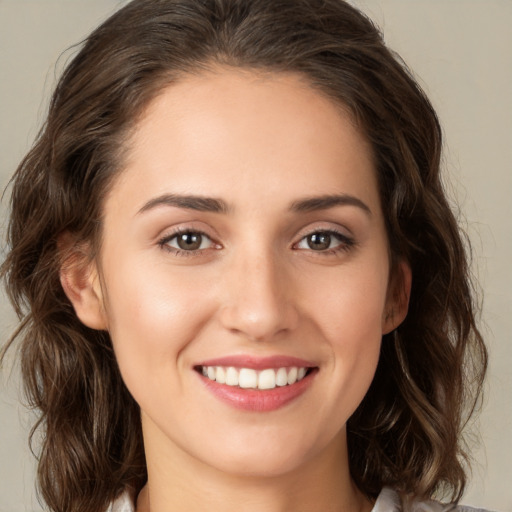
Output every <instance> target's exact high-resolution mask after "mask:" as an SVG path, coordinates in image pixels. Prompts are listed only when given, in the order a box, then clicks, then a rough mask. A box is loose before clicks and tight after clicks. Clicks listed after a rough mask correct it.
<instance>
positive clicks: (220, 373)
mask: <svg viewBox="0 0 512 512" xmlns="http://www.w3.org/2000/svg"><path fill="white" fill-rule="evenodd" d="M215 380H216V381H217V382H218V383H219V384H225V383H226V370H224V368H222V366H217V368H216V369H215Z"/></svg>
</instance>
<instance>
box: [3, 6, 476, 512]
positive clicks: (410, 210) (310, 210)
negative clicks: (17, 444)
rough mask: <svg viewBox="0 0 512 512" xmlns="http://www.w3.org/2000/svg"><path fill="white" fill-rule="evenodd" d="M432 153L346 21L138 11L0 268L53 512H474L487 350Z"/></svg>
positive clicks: (35, 185) (397, 82) (82, 93)
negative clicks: (468, 425) (468, 496)
mask: <svg viewBox="0 0 512 512" xmlns="http://www.w3.org/2000/svg"><path fill="white" fill-rule="evenodd" d="M440 151H441V131H440V128H439V124H438V121H437V118H436V115H435V113H434V111H433V109H432V107H431V105H430V103H429V102H428V100H427V99H426V97H425V96H424V94H423V93H422V91H421V90H420V88H419V87H418V85H417V84H416V83H415V82H414V80H413V79H412V78H411V77H410V75H409V74H408V72H407V70H406V69H405V68H404V67H403V65H401V64H400V63H399V62H398V61H397V60H396V59H395V58H394V57H393V55H392V54H391V53H390V51H389V50H388V49H387V48H386V47H385V46H384V44H383V42H382V39H381V36H380V34H379V32H378V31H377V29H376V28H375V27H374V26H373V25H372V24H371V22H370V21H369V20H368V19H366V18H365V17H364V16H362V15H361V14H360V13H359V12H358V11H356V10H355V9H354V8H352V7H351V6H349V5H348V4H346V3H344V2H342V1H340V0H329V1H320V0H307V1H306V0H304V1H302V0H301V1H297V0H283V1H273V2H268V0H267V1H263V0H255V1H243V2H240V1H234V0H209V1H204V2H197V0H195V1H193V0H181V1H178V0H174V1H171V0H160V1H159V0H136V1H134V2H132V3H130V4H128V5H127V6H126V7H125V8H123V9H121V10H120V11H118V12H117V13H116V14H114V16H112V17H111V18H110V19H109V20H107V21H106V22H105V23H104V24H103V25H102V26H101V27H100V28H98V29H97V30H96V31H95V32H94V33H93V34H92V35H91V36H90V37H89V38H88V40H87V41H86V43H85V45H84V47H83V48H82V50H81V52H80V53H79V54H78V55H77V57H76V58H75V59H74V60H73V62H72V63H71V64H70V65H69V67H68V68H67V70H66V71H65V73H64V75H63V77H62V79H61V81H60V83H59V85H58V86H57V89H56V91H55V93H54V97H53V100H52V103H51V106H50V112H49V115H48V119H47V123H46V125H45V127H44V129H43V131H42V132H41V134H40V137H39V138H38V140H37V142H36V144H35V146H34V148H33V149H32V150H31V152H30V153H29V154H28V155H27V157H26V158H25V159H24V161H23V162H22V163H21V165H20V167H19V169H18V171H17V174H16V176H15V178H14V184H13V191H12V214H11V222H10V226H9V244H10V247H11V251H10V253H9V254H8V257H7V259H6V262H5V263H4V265H3V267H2V269H3V275H4V276H5V279H6V284H7V289H8V292H9V294H10V296H11V299H12V301H13V303H14V305H15V307H16V309H17V312H18V314H19V315H20V318H22V324H21V327H20V329H19V331H18V333H17V337H19V338H20V343H21V361H22V368H23V373H24V378H25V383H26V386H27V391H28V393H29V396H30V398H31V400H32V401H33V403H34V405H36V406H37V407H38V408H39V410H40V411H41V416H40V420H39V424H38V426H39V427H40V428H41V429H42V432H43V433H44V434H43V444H42V449H41V459H40V462H39V484H40V488H41V491H42V496H43V498H44V499H45V501H46V502H47V504H48V506H49V507H50V509H51V510H55V511H64V510H66V511H67V510H74V511H75V510H76V511H82V510H83V511H85V510H87V511H91V510H94V511H103V510H105V509H106V508H107V507H108V506H109V505H110V507H111V509H112V510H117V509H121V508H123V507H128V509H131V508H133V507H135V509H136V510H137V511H147V510H151V512H159V511H165V510H176V509H185V510H190V511H193V510H204V509H205V508H206V507H207V508H208V509H209V510H217V509H222V510H230V508H233V509H234V508H235V507H236V509H237V510H238V509H240V508H241V509H242V510H248V511H249V510H265V511H282V510H291V509H294V510H333V511H335V510H365V511H369V510H372V508H373V510H375V511H380V510H390V511H391V510H414V509H415V507H424V508H425V507H427V509H428V507H430V509H432V510H438V509H439V510H441V509H442V508H441V507H442V506H441V505H439V504H435V503H433V502H432V503H431V502H428V503H427V502H426V501H425V500H428V499H429V498H431V497H432V496H433V495H434V494H435V493H436V492H438V493H439V492H441V491H445V492H446V497H448V498H449V499H451V500H453V501H455V502H456V501H457V500H458V499H459V498H460V496H461V494H462V491H463V488H464V484H465V480H466V476H465V471H464V460H465V457H466V454H465V453H464V452H463V450H462V447H461V429H462V426H463V425H464V423H465V421H466V419H467V417H468V415H469V414H470V413H471V412H472V409H473V408H474V405H475V403H476V402H477V399H478V389H479V385H480V384H481V382H482V379H483V375H484V370H485V363H486V352H485V347H484V345H483V341H482V339H481V336H480V334H479V332H478V329H477V327H476V324H475V312H474V306H473V303H472V299H471V285H470V282H469V278H468V268H467V260H466V256H465V251H464V244H463V241H462V239H461V234H460V232H459V229H458V227H457V224H456V221H455V219H454V217H453V214H452V212H451V211H450V208H449V206H448V203H447V200H446V198H445V195H444V191H443V189H442V186H441V182H440V177H439V161H440ZM470 384H471V385H470ZM448 508H450V507H448Z"/></svg>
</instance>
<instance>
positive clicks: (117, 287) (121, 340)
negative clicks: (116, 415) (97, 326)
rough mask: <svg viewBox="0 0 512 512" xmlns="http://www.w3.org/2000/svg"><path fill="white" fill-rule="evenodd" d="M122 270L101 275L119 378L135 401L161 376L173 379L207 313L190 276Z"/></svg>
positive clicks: (146, 268)
mask: <svg viewBox="0 0 512 512" xmlns="http://www.w3.org/2000/svg"><path fill="white" fill-rule="evenodd" d="M122 267H123V265H122V264H121V263H119V264H118V266H117V268H116V269H115V272H110V273H109V272H108V271H106V272H105V275H106V279H105V287H106V289H107V290H108V295H107V298H106V309H107V316H108V320H109V333H110V336H111V339H112V343H113V346H114V351H115V353H116V358H117V361H118V364H119V367H120V370H121V373H122V375H123V378H124V380H125V382H126V384H127V386H128V388H129V389H130V391H131V392H132V393H133V394H134V396H135V398H136V399H137V396H136V395H137V394H138V389H139V388H141V386H142V387H144V385H145V384H144V383H147V384H151V383H156V384H157V385H158V382H159V381H160V380H161V376H162V375H166V376H173V375H176V374H177V372H176V366H177V365H179V364H180V363H181V358H180V354H181V353H182V351H183V349H184V348H185V347H186V346H187V345H188V344H189V342H190V341H191V340H193V339H194V337H195V336H196V335H197V332H198V331H199V330H200V329H201V326H202V325H203V324H204V322H205V321H206V319H207V318H208V317H209V314H210V313H209V311H210V309H211V308H210V307H209V304H210V300H209V298H208V296H207V295H205V294H202V293H198V292H197V290H198V289H200V288H197V286H198V285H199V283H194V282H193V280H192V282H191V279H190V277H187V279H186V280H185V279H184V278H181V279H180V275H179V273H178V274H176V273H175V274H174V275H173V276H172V279H171V277H169V275H170V272H166V271H165V268H162V267H161V266H158V265H156V266H155V265H143V264H139V265H136V264H131V265H126V268H122ZM107 270H108V269H107ZM120 276H123V277H122V279H120ZM159 370H162V371H159ZM139 391H140V390H139Z"/></svg>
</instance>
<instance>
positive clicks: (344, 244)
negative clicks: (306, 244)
mask: <svg viewBox="0 0 512 512" xmlns="http://www.w3.org/2000/svg"><path fill="white" fill-rule="evenodd" d="M319 234H322V235H329V236H331V237H332V236H333V237H334V238H336V239H337V240H338V241H339V244H338V245H337V246H336V247H333V248H331V249H325V250H323V251H315V250H313V249H310V251H311V252H312V253H313V254H315V255H316V256H320V257H321V256H328V255H332V254H338V253H340V252H348V251H350V250H351V249H353V248H354V247H355V246H356V241H355V240H354V239H353V238H351V237H349V236H347V235H346V234H344V233H341V232H340V231H337V230H335V229H332V228H331V229H315V230H313V231H311V232H310V233H307V234H306V235H304V236H303V237H302V238H301V239H300V240H299V242H297V243H296V244H294V248H295V247H296V246H297V245H298V244H300V243H301V242H302V241H303V240H306V239H307V238H308V237H310V236H312V235H319ZM296 250H300V249H296Z"/></svg>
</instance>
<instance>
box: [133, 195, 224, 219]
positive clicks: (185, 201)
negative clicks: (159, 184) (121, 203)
mask: <svg viewBox="0 0 512 512" xmlns="http://www.w3.org/2000/svg"><path fill="white" fill-rule="evenodd" d="M160 206H174V207H177V208H186V209H188V210H196V211H199V212H213V213H227V212H228V211H229V206H228V204H227V203H226V202H225V201H223V200H222V199H217V198H214V197H205V196H194V195H181V194H163V195H161V196H158V197H155V198H153V199H150V200H149V201H148V202H147V203H146V204H145V205H144V206H143V207H142V208H141V209H140V210H139V211H138V212H137V214H140V213H144V212H147V211H148V210H152V209H154V208H158V207H160Z"/></svg>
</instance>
